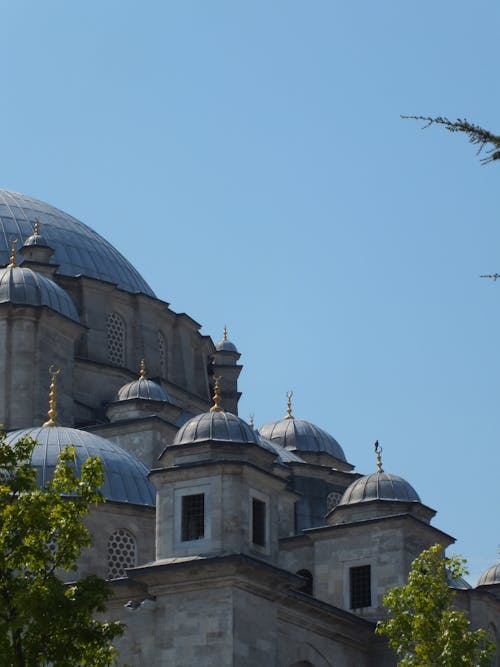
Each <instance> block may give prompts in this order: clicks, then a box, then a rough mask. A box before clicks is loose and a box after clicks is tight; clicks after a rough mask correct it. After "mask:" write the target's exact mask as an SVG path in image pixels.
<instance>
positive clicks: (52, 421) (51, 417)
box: [44, 366, 61, 426]
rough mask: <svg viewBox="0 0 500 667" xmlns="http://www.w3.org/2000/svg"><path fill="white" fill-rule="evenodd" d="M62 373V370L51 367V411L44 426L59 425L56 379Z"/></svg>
mask: <svg viewBox="0 0 500 667" xmlns="http://www.w3.org/2000/svg"><path fill="white" fill-rule="evenodd" d="M60 372H61V369H60V368H56V367H55V366H50V367H49V373H50V375H51V378H52V379H51V381H50V390H49V411H48V413H47V415H48V417H49V418H48V420H47V421H46V422H45V424H44V426H58V423H57V422H56V417H57V412H56V407H57V382H56V378H57V376H58V375H59V373H60Z"/></svg>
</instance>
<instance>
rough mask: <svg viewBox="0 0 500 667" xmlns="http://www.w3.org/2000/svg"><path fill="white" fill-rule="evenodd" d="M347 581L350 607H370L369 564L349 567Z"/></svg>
mask: <svg viewBox="0 0 500 667" xmlns="http://www.w3.org/2000/svg"><path fill="white" fill-rule="evenodd" d="M349 583H350V588H349V590H350V592H351V605H350V608H351V609H361V608H362V607H371V605H372V590H371V568H370V566H369V565H362V566H360V567H351V568H350V569H349Z"/></svg>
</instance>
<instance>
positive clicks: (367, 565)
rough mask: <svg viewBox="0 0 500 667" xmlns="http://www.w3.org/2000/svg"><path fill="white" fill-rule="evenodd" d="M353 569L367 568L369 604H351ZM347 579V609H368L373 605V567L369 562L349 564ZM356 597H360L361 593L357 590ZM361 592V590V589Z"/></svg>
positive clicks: (352, 596)
mask: <svg viewBox="0 0 500 667" xmlns="http://www.w3.org/2000/svg"><path fill="white" fill-rule="evenodd" d="M355 570H358V571H360V570H365V572H366V570H368V587H369V588H368V593H369V600H370V604H363V605H357V606H354V605H353V598H354V593H355V591H354V587H353V574H354V571H355ZM348 572H349V581H348V587H349V607H348V609H350V610H357V609H369V608H371V607H373V590H374V589H373V568H372V565H371V563H356V564H355V565H354V564H353V565H351V566H350V567H349V570H348ZM364 585H366V584H364ZM356 593H357V595H358V597H360V598H362V595H361V594H360V593H359V591H357V592H356ZM362 593H363V591H362Z"/></svg>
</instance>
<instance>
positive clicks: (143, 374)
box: [139, 359, 146, 380]
mask: <svg viewBox="0 0 500 667" xmlns="http://www.w3.org/2000/svg"><path fill="white" fill-rule="evenodd" d="M139 377H141V378H143V379H144V380H145V379H146V362H145V361H144V359H141V366H140V370H139Z"/></svg>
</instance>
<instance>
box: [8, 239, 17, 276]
mask: <svg viewBox="0 0 500 667" xmlns="http://www.w3.org/2000/svg"><path fill="white" fill-rule="evenodd" d="M16 244H17V239H13V240H12V246H11V250H10V264H7V268H8V269H12V268H14V267H15V266H17V264H16V262H17V258H16Z"/></svg>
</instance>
